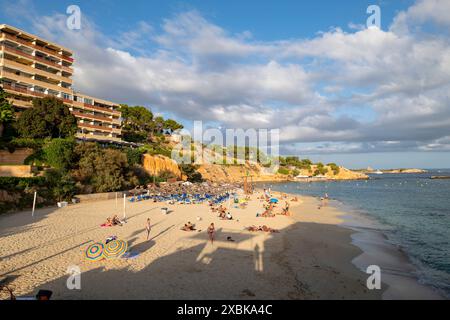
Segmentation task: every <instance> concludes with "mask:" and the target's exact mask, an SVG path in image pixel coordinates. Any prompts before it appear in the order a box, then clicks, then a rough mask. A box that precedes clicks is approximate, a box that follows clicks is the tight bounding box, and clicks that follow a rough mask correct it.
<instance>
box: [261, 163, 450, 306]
mask: <svg viewBox="0 0 450 320" xmlns="http://www.w3.org/2000/svg"><path fill="white" fill-rule="evenodd" d="M439 175H441V176H450V169H432V170H427V173H420V174H406V173H405V174H382V175H370V179H369V180H355V181H323V182H310V183H305V182H286V183H273V184H270V187H271V189H272V190H275V191H282V192H286V193H295V194H299V195H309V196H315V197H323V196H324V195H325V194H328V196H329V198H330V199H332V200H334V201H336V203H339V204H342V205H345V207H346V208H350V210H351V211H353V212H354V213H357V214H359V215H363V216H365V217H367V218H369V219H371V220H373V221H376V223H377V225H379V226H380V231H381V232H383V233H384V234H385V235H386V237H387V239H388V241H389V242H391V243H392V244H393V245H396V246H398V247H399V248H401V249H402V250H403V251H404V252H405V253H406V254H407V255H408V257H409V259H410V260H411V262H412V263H413V264H414V265H415V267H416V268H417V276H418V277H419V281H420V282H421V283H423V284H426V285H429V286H432V287H434V288H435V289H437V290H438V291H439V292H440V293H441V294H442V295H443V296H445V297H446V298H447V299H448V298H450V180H445V179H444V180H438V179H430V178H431V176H439ZM265 185H266V186H269V184H265Z"/></svg>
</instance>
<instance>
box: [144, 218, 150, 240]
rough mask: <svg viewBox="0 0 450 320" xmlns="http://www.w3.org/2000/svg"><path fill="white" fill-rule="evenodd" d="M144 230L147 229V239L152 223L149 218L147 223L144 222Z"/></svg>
mask: <svg viewBox="0 0 450 320" xmlns="http://www.w3.org/2000/svg"><path fill="white" fill-rule="evenodd" d="M145 230H147V241H148V238H149V237H150V231H151V230H152V225H151V224H150V218H147V223H146V224H145Z"/></svg>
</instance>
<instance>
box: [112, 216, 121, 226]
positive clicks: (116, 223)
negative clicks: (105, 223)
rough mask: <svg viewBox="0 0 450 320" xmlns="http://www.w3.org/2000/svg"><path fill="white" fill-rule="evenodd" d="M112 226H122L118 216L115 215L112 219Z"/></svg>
mask: <svg viewBox="0 0 450 320" xmlns="http://www.w3.org/2000/svg"><path fill="white" fill-rule="evenodd" d="M112 224H113V226H122V221H120V219H119V217H118V216H117V214H115V215H114V217H112Z"/></svg>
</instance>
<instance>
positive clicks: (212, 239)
mask: <svg viewBox="0 0 450 320" xmlns="http://www.w3.org/2000/svg"><path fill="white" fill-rule="evenodd" d="M214 232H215V228H214V223H211V224H210V225H209V227H208V235H209V240H211V244H214Z"/></svg>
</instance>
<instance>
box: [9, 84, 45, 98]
mask: <svg viewBox="0 0 450 320" xmlns="http://www.w3.org/2000/svg"><path fill="white" fill-rule="evenodd" d="M2 86H3V89H6V90H12V91H17V92H20V93H25V94H29V95H31V96H36V97H45V96H46V94H45V93H41V92H37V91H32V90H28V89H23V88H17V87H13V86H11V85H9V84H7V83H2Z"/></svg>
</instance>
